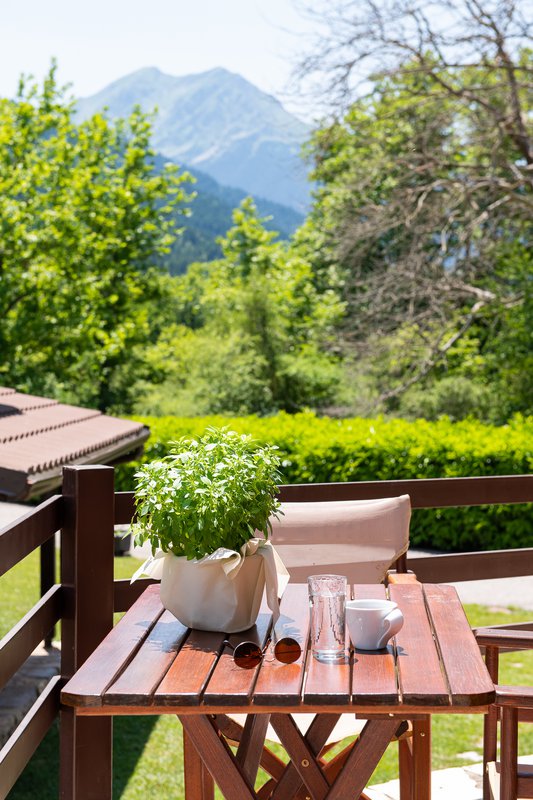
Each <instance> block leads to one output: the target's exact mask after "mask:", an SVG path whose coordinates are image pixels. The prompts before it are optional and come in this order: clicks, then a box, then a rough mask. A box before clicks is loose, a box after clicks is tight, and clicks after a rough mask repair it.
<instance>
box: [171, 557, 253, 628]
mask: <svg viewBox="0 0 533 800" xmlns="http://www.w3.org/2000/svg"><path fill="white" fill-rule="evenodd" d="M264 564H265V561H264V558H262V556H260V555H258V554H254V555H249V556H246V558H244V561H243V563H242V565H241V566H240V568H239V569H238V570H237V571H236V573H237V574H233V573H232V574H231V575H227V574H226V572H225V571H224V569H223V566H222V565H223V561H222V560H220V559H218V560H213V561H206V560H205V559H203V560H202V562H198V561H188V560H187V559H186V558H185V557H177V556H173V555H168V554H167V555H166V556H165V558H164V563H163V574H162V577H161V602H162V603H163V605H164V607H165V608H166V609H168V611H170V612H171V613H172V614H174V616H175V617H177V619H179V621H180V622H182V623H183V624H184V625H187V627H189V628H198V629H199V630H202V631H219V632H223V633H237V632H238V631H245V630H247V628H250V627H251V626H252V625H254V624H255V621H256V619H257V615H258V614H259V607H260V605H261V598H262V596H263V590H264V588H265V568H264Z"/></svg>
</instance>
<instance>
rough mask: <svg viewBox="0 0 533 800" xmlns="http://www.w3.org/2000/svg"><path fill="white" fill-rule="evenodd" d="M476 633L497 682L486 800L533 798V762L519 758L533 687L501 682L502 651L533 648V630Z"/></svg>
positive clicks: (488, 723)
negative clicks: (520, 733) (520, 735)
mask: <svg viewBox="0 0 533 800" xmlns="http://www.w3.org/2000/svg"><path fill="white" fill-rule="evenodd" d="M474 633H475V635H476V639H477V641H478V644H479V645H480V647H484V648H485V658H486V663H487V669H488V671H489V673H490V676H491V678H492V680H493V681H494V683H495V684H496V702H495V704H494V706H493V707H492V708H491V709H490V710H489V713H488V714H487V715H486V717H485V728H484V738H483V776H484V777H483V800H518V798H533V766H526V765H519V764H518V762H517V758H518V723H519V722H533V688H532V687H526V686H500V685H498V673H499V656H500V653H501V652H502V651H503V652H505V651H506V650H525V649H528V650H529V649H533V630H527V629H524V628H522V629H516V628H477V629H476V630H475V631H474ZM498 728H499V739H500V759H499V760H497V750H498Z"/></svg>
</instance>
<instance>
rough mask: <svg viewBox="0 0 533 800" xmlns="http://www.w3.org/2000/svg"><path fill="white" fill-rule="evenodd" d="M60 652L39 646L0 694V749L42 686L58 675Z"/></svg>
mask: <svg viewBox="0 0 533 800" xmlns="http://www.w3.org/2000/svg"><path fill="white" fill-rule="evenodd" d="M60 656H61V651H60V649H59V647H58V646H57V645H54V646H52V647H47V648H45V647H44V645H40V646H39V647H38V648H37V649H36V650H35V651H34V652H33V653H32V655H31V656H30V657H29V658H28V659H27V661H26V662H25V663H24V665H23V666H22V667H21V668H20V669H19V671H18V672H16V673H15V675H13V677H12V678H11V680H10V681H9V682H8V683H7V684H6V685H5V686H4V688H3V690H2V691H1V692H0V748H1V747H2V745H4V744H5V742H6V741H7V740H8V739H9V737H10V736H11V734H12V732H13V731H14V730H15V728H16V727H17V725H18V724H19V722H20V721H21V719H22V718H23V716H24V715H25V714H26V712H27V711H28V710H29V709H30V708H31V706H32V705H33V703H34V702H35V701H36V699H37V697H38V696H39V694H40V693H41V692H42V690H43V689H44V688H45V686H46V684H47V683H48V681H49V680H50V678H53V677H54V675H58V674H59V662H60Z"/></svg>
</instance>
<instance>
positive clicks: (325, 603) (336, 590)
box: [307, 575, 347, 663]
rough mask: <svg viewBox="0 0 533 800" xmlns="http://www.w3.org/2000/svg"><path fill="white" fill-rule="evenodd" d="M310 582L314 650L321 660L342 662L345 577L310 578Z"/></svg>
mask: <svg viewBox="0 0 533 800" xmlns="http://www.w3.org/2000/svg"><path fill="white" fill-rule="evenodd" d="M307 583H308V587H309V606H310V611H311V651H312V653H313V655H314V657H315V658H316V659H318V660H319V661H327V662H333V663H335V662H339V661H343V660H344V657H345V651H346V583H347V579H346V576H345V575H311V576H310V577H309V578H308V579H307Z"/></svg>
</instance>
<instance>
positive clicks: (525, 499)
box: [280, 475, 533, 508]
mask: <svg viewBox="0 0 533 800" xmlns="http://www.w3.org/2000/svg"><path fill="white" fill-rule="evenodd" d="M401 494H408V495H409V496H410V498H411V506H412V507H413V508H448V507H450V508H452V507H455V508H460V507H461V506H482V505H494V504H498V505H499V504H500V503H501V504H506V503H532V502H533V475H504V476H500V475H498V476H483V477H476V478H413V479H407V480H398V481H358V482H347V483H314V484H305V483H302V484H297V483H295V484H291V485H286V486H280V498H281V500H283V501H285V502H293V503H304V502H312V501H314V502H317V501H319V500H373V499H377V498H380V497H397V496H398V495H401Z"/></svg>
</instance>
